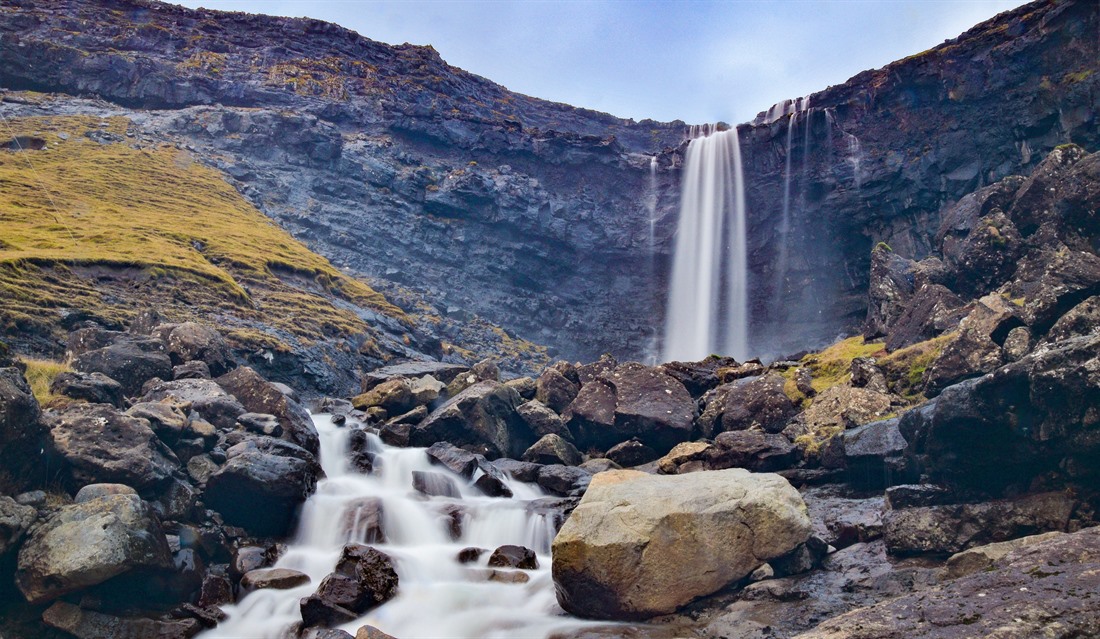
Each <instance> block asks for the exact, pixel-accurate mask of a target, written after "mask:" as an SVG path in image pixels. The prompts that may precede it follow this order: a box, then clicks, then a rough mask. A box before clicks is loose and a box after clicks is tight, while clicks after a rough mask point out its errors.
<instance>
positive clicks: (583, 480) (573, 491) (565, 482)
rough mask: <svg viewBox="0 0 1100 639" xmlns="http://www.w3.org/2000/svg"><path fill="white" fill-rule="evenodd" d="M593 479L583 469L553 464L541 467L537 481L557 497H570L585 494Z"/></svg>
mask: <svg viewBox="0 0 1100 639" xmlns="http://www.w3.org/2000/svg"><path fill="white" fill-rule="evenodd" d="M591 479H592V474H591V473H589V472H588V471H586V470H584V469H582V468H577V467H576V466H562V465H560V464H552V465H550V466H539V474H538V479H537V481H538V484H539V486H542V487H543V488H545V489H546V490H548V491H550V492H551V493H554V494H555V495H560V496H562V497H570V496H573V495H577V494H580V493H582V492H584V490H585V489H586V488H587V487H588V482H589V481H590V480H591Z"/></svg>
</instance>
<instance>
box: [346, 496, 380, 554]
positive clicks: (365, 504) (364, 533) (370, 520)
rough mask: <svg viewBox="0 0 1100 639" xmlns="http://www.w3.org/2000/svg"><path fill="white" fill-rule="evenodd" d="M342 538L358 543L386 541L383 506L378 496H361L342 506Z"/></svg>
mask: <svg viewBox="0 0 1100 639" xmlns="http://www.w3.org/2000/svg"><path fill="white" fill-rule="evenodd" d="M340 521H341V525H340V528H341V533H342V535H343V538H345V539H349V540H351V541H353V542H355V543H360V544H384V543H386V530H385V507H384V505H383V503H382V499H381V498H379V497H363V498H362V499H357V500H355V501H353V502H351V503H349V504H348V505H347V506H345V507H344V514H343V516H342V517H341V519H340Z"/></svg>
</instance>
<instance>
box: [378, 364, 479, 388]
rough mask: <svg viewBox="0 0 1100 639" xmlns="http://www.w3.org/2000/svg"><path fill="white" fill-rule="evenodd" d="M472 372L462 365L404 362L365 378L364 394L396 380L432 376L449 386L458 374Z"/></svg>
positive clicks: (384, 368)
mask: <svg viewBox="0 0 1100 639" xmlns="http://www.w3.org/2000/svg"><path fill="white" fill-rule="evenodd" d="M468 370H470V367H469V366H463V365H461V364H448V363H446V362H427V361H415V362H403V363H401V364H393V365H392V366H383V367H382V368H377V369H375V370H373V371H371V372H369V373H367V374H366V375H364V376H363V392H366V391H369V390H370V389H372V388H374V387H375V386H377V385H379V384H381V383H382V382H385V381H388V380H391V379H395V378H406V379H413V378H417V377H424V376H425V375H431V376H432V377H434V378H435V379H437V380H439V381H440V382H442V383H444V384H447V383H449V382H450V381H451V380H453V379H454V378H455V377H456V376H457V375H458V374H460V373H464V372H466V371H468Z"/></svg>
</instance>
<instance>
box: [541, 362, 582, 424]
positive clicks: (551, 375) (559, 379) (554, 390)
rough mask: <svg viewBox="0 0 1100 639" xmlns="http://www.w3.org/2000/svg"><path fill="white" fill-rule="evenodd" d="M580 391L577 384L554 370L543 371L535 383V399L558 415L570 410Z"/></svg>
mask: <svg viewBox="0 0 1100 639" xmlns="http://www.w3.org/2000/svg"><path fill="white" fill-rule="evenodd" d="M579 391H580V388H579V386H578V385H577V384H575V383H574V382H571V381H570V380H569V379H567V378H566V377H565V375H562V374H561V372H559V371H558V370H557V369H554V368H547V369H546V370H545V371H543V373H542V375H539V378H538V380H537V381H536V383H535V399H537V400H538V401H539V402H541V403H542V404H544V405H545V406H547V407H548V408H550V410H552V411H554V412H556V413H561V412H562V411H564V410H565V409H566V408H568V407H569V404H571V403H572V402H573V400H574V399H576V397H577V393H578V392H579Z"/></svg>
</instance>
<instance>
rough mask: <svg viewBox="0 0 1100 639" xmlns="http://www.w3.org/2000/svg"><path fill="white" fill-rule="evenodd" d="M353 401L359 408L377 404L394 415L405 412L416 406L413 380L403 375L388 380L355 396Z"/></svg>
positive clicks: (363, 408) (365, 408)
mask: <svg viewBox="0 0 1100 639" xmlns="http://www.w3.org/2000/svg"><path fill="white" fill-rule="evenodd" d="M351 403H352V406H354V407H355V408H357V409H359V410H367V409H368V408H373V407H375V406H377V407H379V408H382V409H383V410H385V411H386V412H388V413H391V414H394V415H396V414H400V413H404V412H406V411H408V410H410V409H412V408H413V407H414V406H415V400H414V398H413V390H412V382H411V381H409V380H408V379H406V378H402V377H398V378H394V379H390V380H387V381H385V382H382V383H381V384H379V385H377V386H375V387H374V388H372V389H370V390H369V391H367V392H365V393H363V394H362V395H357V396H355V397H354V398H352V400H351Z"/></svg>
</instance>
